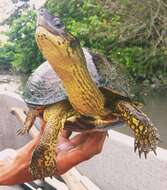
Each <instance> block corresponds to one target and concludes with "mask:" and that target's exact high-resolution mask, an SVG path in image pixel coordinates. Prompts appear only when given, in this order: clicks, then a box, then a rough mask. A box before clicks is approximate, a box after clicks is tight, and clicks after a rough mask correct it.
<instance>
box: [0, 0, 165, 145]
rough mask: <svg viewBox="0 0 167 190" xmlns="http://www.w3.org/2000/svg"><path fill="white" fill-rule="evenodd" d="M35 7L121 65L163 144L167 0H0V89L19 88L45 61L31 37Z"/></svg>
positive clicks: (81, 40)
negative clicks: (56, 17) (57, 16)
mask: <svg viewBox="0 0 167 190" xmlns="http://www.w3.org/2000/svg"><path fill="white" fill-rule="evenodd" d="M40 7H45V8H47V9H48V10H49V11H50V12H52V13H54V14H56V15H59V16H60V17H61V18H62V19H63V21H64V23H65V24H66V26H67V28H68V30H69V31H70V32H71V33H72V34H74V35H75V36H76V37H78V39H79V40H80V42H81V45H82V46H84V47H88V48H90V49H93V50H96V51H99V52H101V53H102V54H104V55H105V56H106V57H107V58H108V59H109V60H110V62H111V64H117V65H120V66H121V67H123V68H124V73H125V75H126V76H127V77H128V78H130V79H131V81H132V82H133V84H134V85H133V87H135V88H134V93H135V94H136V95H137V96H138V97H139V99H141V100H142V101H143V102H144V104H145V106H144V108H143V109H144V111H145V112H146V113H147V114H148V115H149V117H150V118H151V119H152V121H153V122H154V124H155V126H156V127H157V128H158V129H159V130H160V134H161V139H162V141H163V142H162V143H161V144H160V146H161V147H164V148H167V138H166V137H167V11H166V10H167V2H166V0H61V1H60V0H0V91H12V92H16V93H18V94H21V93H22V89H23V88H24V85H25V82H26V80H27V77H28V76H29V74H30V73H32V72H33V70H34V69H35V68H36V67H38V65H39V64H41V63H42V62H43V61H44V58H43V57H42V55H41V54H40V52H39V50H38V48H37V45H36V43H35V39H34V32H35V23H36V11H37V9H39V8H40ZM119 131H121V132H123V133H126V134H128V135H130V132H129V130H128V128H126V129H124V128H123V129H119Z"/></svg>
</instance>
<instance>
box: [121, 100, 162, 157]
mask: <svg viewBox="0 0 167 190" xmlns="http://www.w3.org/2000/svg"><path fill="white" fill-rule="evenodd" d="M117 110H118V111H119V112H120V114H121V115H122V117H123V118H124V119H125V120H126V121H127V123H128V125H129V127H130V128H131V129H132V130H133V132H134V136H135V140H134V151H135V152H136V150H137V149H138V152H139V157H140V158H141V154H142V153H144V155H145V158H147V154H148V153H149V152H150V151H153V152H154V153H155V154H156V148H157V146H158V142H159V141H160V139H159V137H160V135H159V132H158V130H157V128H156V127H154V126H153V123H152V122H151V121H150V119H149V118H148V117H147V115H146V114H144V113H143V112H142V111H141V110H140V109H138V108H137V107H136V106H134V105H132V104H131V103H129V102H125V101H120V102H119V103H118V104H117Z"/></svg>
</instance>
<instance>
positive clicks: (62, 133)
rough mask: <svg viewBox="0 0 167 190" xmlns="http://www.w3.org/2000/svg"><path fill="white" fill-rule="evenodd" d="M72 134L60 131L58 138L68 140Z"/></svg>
mask: <svg viewBox="0 0 167 190" xmlns="http://www.w3.org/2000/svg"><path fill="white" fill-rule="evenodd" d="M71 134H72V131H67V130H64V129H63V130H62V131H61V133H60V137H63V138H66V139H68V138H69V137H70V136H71Z"/></svg>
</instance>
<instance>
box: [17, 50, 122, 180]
mask: <svg viewBox="0 0 167 190" xmlns="http://www.w3.org/2000/svg"><path fill="white" fill-rule="evenodd" d="M83 52H84V55H85V58H86V63H87V67H88V70H89V72H90V74H91V77H92V79H93V80H94V82H95V83H96V84H97V85H99V81H100V78H99V74H98V72H97V70H96V66H95V64H94V60H93V56H92V55H93V53H92V52H91V51H89V50H88V49H86V48H83ZM23 98H24V101H25V103H26V104H27V106H28V108H29V110H28V113H26V114H27V116H26V120H25V122H24V127H23V128H21V129H19V130H18V131H17V135H24V134H25V133H29V131H30V129H31V127H32V125H33V124H34V122H35V120H36V117H41V118H42V119H43V120H44V121H45V122H46V129H45V130H44V133H43V134H42V137H41V140H40V144H39V145H38V146H37V148H36V150H35V151H34V153H33V155H32V162H31V163H30V172H31V173H32V175H33V177H34V179H37V178H40V179H44V177H47V176H52V175H54V172H55V168H56V162H55V159H54V157H55V155H56V152H55V148H54V147H55V145H56V140H57V137H58V134H59V132H60V130H61V128H63V127H64V129H66V130H68V131H76V132H81V131H84V132H87V131H89V132H90V131H92V132H93V131H105V130H108V129H109V128H117V127H120V126H122V124H124V121H123V120H121V118H120V117H118V116H112V117H109V118H108V119H107V120H106V123H105V126H104V125H103V127H102V126H101V124H100V123H97V122H94V121H88V122H87V120H86V119H85V117H83V116H81V115H80V114H79V113H77V112H76V111H75V110H74V109H73V107H72V106H71V104H70V102H69V100H68V97H67V94H66V91H65V89H64V87H63V84H62V82H61V79H60V78H59V77H58V75H57V74H56V73H55V71H54V70H53V69H52V67H51V65H50V64H49V63H48V61H45V62H44V63H43V64H41V65H40V66H39V67H38V68H37V69H36V70H35V71H34V72H33V73H32V74H31V75H30V76H29V78H28V81H27V83H26V86H25V88H24V93H23ZM63 115H64V116H63ZM60 118H61V119H60ZM59 121H60V122H61V125H58V123H57V122H59ZM97 126H98V127H97ZM105 127H107V129H105ZM49 134H50V135H49ZM51 134H52V135H51ZM42 152H44V154H45V155H43V154H42ZM41 155H42V158H41V159H40V162H39V158H40V156H41ZM48 159H49V160H48ZM46 163H47V164H46Z"/></svg>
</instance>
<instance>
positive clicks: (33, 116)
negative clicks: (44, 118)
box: [16, 108, 38, 135]
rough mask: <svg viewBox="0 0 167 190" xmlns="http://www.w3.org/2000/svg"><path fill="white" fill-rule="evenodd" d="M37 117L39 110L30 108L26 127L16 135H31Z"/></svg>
mask: <svg viewBox="0 0 167 190" xmlns="http://www.w3.org/2000/svg"><path fill="white" fill-rule="evenodd" d="M37 115H38V113H37V110H35V109H31V108H30V109H29V111H28V113H27V115H26V119H25V122H24V127H23V128H21V129H19V130H18V131H17V133H16V134H17V135H24V134H26V133H29V131H30V129H31V127H32V126H33V124H34V121H35V119H36V116H37Z"/></svg>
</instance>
